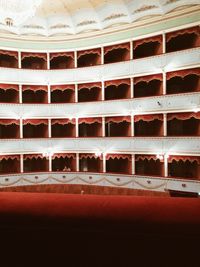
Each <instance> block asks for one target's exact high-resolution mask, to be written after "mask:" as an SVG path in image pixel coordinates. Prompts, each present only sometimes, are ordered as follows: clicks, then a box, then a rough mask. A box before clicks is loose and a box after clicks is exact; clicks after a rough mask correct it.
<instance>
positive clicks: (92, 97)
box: [78, 83, 101, 102]
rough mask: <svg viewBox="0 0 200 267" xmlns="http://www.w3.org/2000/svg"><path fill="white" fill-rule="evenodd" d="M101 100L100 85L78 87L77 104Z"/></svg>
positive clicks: (90, 84)
mask: <svg viewBox="0 0 200 267" xmlns="http://www.w3.org/2000/svg"><path fill="white" fill-rule="evenodd" d="M100 100H101V83H85V84H79V85H78V102H90V101H100Z"/></svg>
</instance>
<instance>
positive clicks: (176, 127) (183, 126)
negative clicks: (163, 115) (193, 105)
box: [167, 112, 200, 136]
mask: <svg viewBox="0 0 200 267" xmlns="http://www.w3.org/2000/svg"><path fill="white" fill-rule="evenodd" d="M167 135H169V136H199V135H200V112H196V113H195V112H187V113H171V114H167Z"/></svg>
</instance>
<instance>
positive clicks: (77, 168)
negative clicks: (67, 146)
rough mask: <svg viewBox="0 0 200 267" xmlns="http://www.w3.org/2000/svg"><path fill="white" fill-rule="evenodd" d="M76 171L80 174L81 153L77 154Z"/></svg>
mask: <svg viewBox="0 0 200 267" xmlns="http://www.w3.org/2000/svg"><path fill="white" fill-rule="evenodd" d="M76 171H77V172H79V153H76Z"/></svg>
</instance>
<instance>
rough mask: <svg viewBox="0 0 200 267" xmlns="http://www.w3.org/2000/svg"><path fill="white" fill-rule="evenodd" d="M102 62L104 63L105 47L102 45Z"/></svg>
mask: <svg viewBox="0 0 200 267" xmlns="http://www.w3.org/2000/svg"><path fill="white" fill-rule="evenodd" d="M101 64H102V65H103V64H104V47H103V46H101Z"/></svg>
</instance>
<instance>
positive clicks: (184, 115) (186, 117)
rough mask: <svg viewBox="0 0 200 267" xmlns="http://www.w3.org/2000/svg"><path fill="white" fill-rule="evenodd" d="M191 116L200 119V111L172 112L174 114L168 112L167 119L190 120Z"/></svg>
mask: <svg viewBox="0 0 200 267" xmlns="http://www.w3.org/2000/svg"><path fill="white" fill-rule="evenodd" d="M191 118H195V119H197V120H199V119H200V112H184V113H172V114H167V120H168V121H170V120H173V119H177V120H189V119H191Z"/></svg>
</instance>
